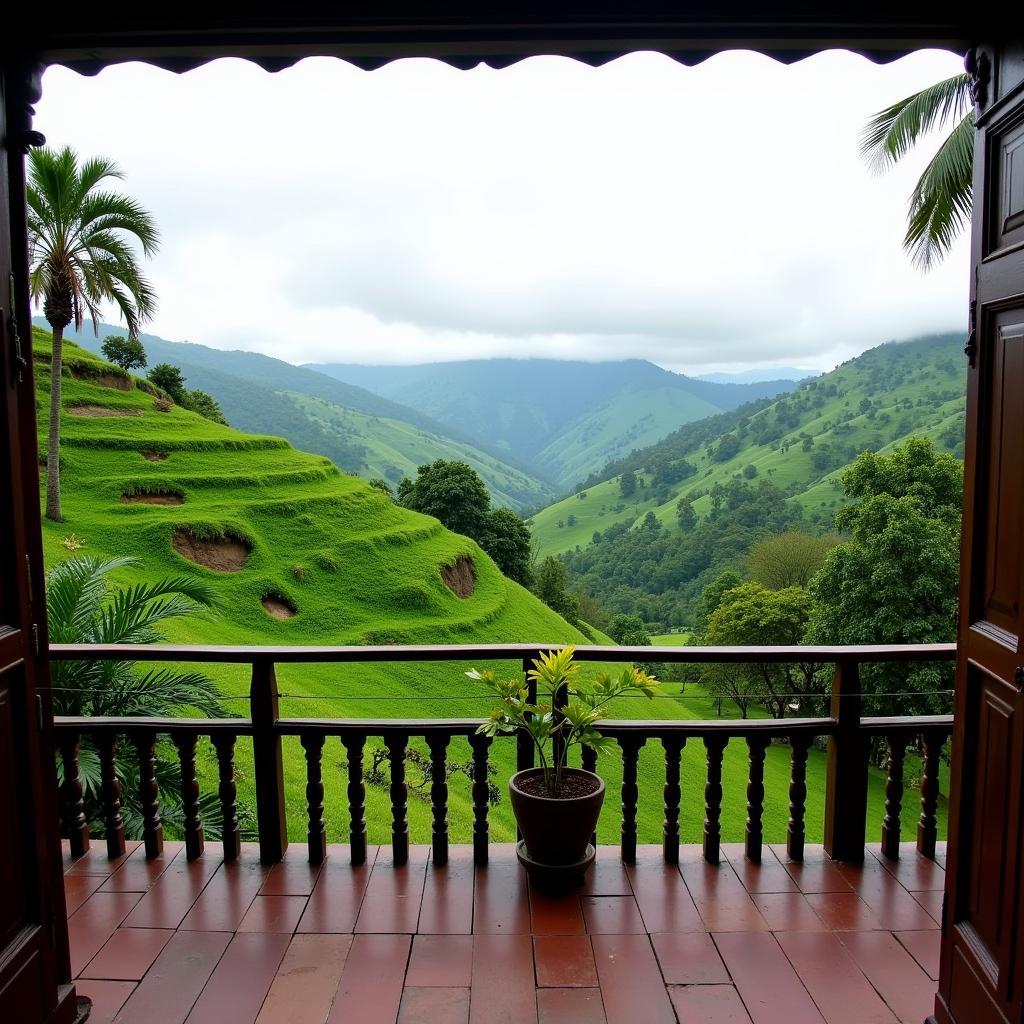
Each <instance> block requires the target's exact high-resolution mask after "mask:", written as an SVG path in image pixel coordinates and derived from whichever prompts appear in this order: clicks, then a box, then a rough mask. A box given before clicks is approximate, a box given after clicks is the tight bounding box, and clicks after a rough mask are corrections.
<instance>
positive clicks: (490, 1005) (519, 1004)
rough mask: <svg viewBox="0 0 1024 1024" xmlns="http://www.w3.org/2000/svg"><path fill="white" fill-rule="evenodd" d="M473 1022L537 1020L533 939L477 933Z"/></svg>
mask: <svg viewBox="0 0 1024 1024" xmlns="http://www.w3.org/2000/svg"><path fill="white" fill-rule="evenodd" d="M469 1019H470V1024H537V997H536V989H535V988H534V974H533V940H532V939H531V938H530V936H529V935H488V934H484V935H474V936H473V987H472V993H471V995H470V1002H469Z"/></svg>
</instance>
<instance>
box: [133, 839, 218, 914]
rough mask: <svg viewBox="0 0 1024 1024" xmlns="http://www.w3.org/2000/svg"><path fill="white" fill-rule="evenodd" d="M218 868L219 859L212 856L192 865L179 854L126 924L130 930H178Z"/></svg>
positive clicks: (143, 898) (139, 903)
mask: <svg viewBox="0 0 1024 1024" xmlns="http://www.w3.org/2000/svg"><path fill="white" fill-rule="evenodd" d="M126 867H127V865H126ZM219 867H220V860H219V859H218V858H216V857H214V856H212V855H207V856H205V857H200V858H199V859H198V860H194V861H192V862H191V863H190V862H189V861H187V860H186V859H185V854H184V852H182V853H180V854H178V856H177V857H175V858H174V861H173V862H172V863H171V865H170V866H169V867H168V868H167V870H166V871H164V873H163V874H162V875H161V876H160V877H159V878H158V879H157V880H156V881H155V882H154V883H153V885H152V887H151V888H150V890H149V891H148V892H147V893H146V894H145V895H144V896H143V897H142V899H141V900H139V902H138V905H137V906H136V907H135V909H134V910H133V911H132V912H131V914H129V915H128V918H127V919H126V920H125V925H126V926H127V927H129V928H177V927H178V925H180V924H181V922H182V921H183V920H184V918H185V915H186V914H188V912H189V910H190V909H191V907H192V904H193V903H195V901H196V900H197V899H198V898H199V894H200V893H201V892H202V891H203V889H205V888H206V884H207V882H209V881H210V879H211V878H212V877H213V876H214V875H215V874H216V872H217V869H218V868H219Z"/></svg>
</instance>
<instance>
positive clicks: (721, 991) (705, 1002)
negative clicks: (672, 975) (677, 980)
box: [668, 985, 750, 1024]
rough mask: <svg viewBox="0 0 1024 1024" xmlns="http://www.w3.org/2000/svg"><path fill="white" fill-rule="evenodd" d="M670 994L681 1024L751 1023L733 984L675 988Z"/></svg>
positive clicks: (670, 989)
mask: <svg viewBox="0 0 1024 1024" xmlns="http://www.w3.org/2000/svg"><path fill="white" fill-rule="evenodd" d="M668 994H669V996H670V997H671V999H672V1005H673V1006H674V1007H675V1010H676V1013H677V1014H678V1016H679V1024H750V1014H748V1013H747V1011H746V1008H745V1007H744V1006H743V1000H742V999H740V997H739V994H738V993H737V992H736V989H734V988H733V987H732V985H690V986H688V987H686V988H681V987H678V986H672V987H670V988H669V990H668Z"/></svg>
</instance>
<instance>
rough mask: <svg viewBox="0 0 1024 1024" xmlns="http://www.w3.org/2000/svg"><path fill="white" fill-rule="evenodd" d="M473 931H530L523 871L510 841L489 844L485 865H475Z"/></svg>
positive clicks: (507, 933) (499, 932)
mask: <svg viewBox="0 0 1024 1024" xmlns="http://www.w3.org/2000/svg"><path fill="white" fill-rule="evenodd" d="M473 931H474V933H482V934H494V935H529V934H530V902H529V897H528V889H527V884H526V874H525V872H524V871H523V869H522V868H521V867H520V866H519V861H517V860H516V854H515V848H514V847H513V846H512V845H511V844H504V845H501V846H492V847H491V851H490V857H489V860H488V863H487V867H485V868H477V871H476V887H475V889H474V892H473Z"/></svg>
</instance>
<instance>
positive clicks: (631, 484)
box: [619, 469, 636, 498]
mask: <svg viewBox="0 0 1024 1024" xmlns="http://www.w3.org/2000/svg"><path fill="white" fill-rule="evenodd" d="M619 493H620V494H621V495H622V497H624V498H632V497H633V495H634V494H636V473H634V472H633V470H631V469H627V470H626V472H625V473H623V474H622V476H620V477H619Z"/></svg>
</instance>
